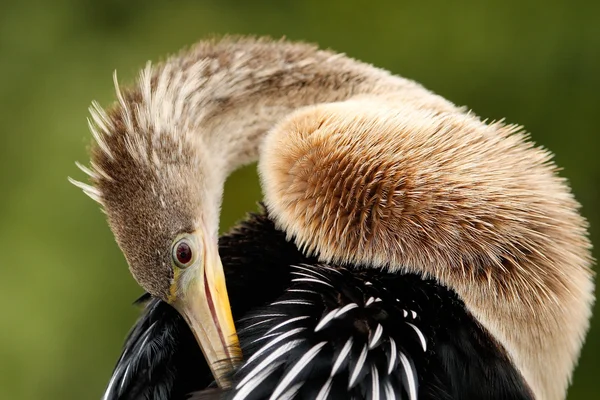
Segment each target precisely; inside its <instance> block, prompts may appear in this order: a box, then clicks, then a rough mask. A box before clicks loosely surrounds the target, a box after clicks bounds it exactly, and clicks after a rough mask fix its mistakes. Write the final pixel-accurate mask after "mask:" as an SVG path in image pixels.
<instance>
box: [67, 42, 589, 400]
mask: <svg viewBox="0 0 600 400" xmlns="http://www.w3.org/2000/svg"><path fill="white" fill-rule="evenodd" d="M114 81H115V87H116V93H117V101H116V102H115V104H113V105H111V106H109V107H107V108H106V109H104V108H102V107H101V106H100V105H99V104H98V103H96V102H94V103H92V106H91V108H90V109H91V117H92V118H91V119H90V121H89V125H90V129H91V132H92V135H93V137H94V139H95V144H94V146H93V147H92V150H91V161H90V166H89V167H86V166H84V165H81V164H78V166H79V167H80V169H82V170H83V171H84V172H85V173H86V174H87V175H89V177H90V180H91V184H87V183H83V182H79V181H75V180H71V181H72V182H73V183H74V184H75V185H77V186H78V187H80V188H81V189H83V191H84V192H85V193H86V194H87V195H88V196H90V197H91V198H92V199H94V200H95V201H97V202H98V203H99V204H100V205H101V207H102V209H103V211H104V212H105V213H106V215H107V220H108V224H109V226H110V228H111V230H112V232H113V233H114V236H115V239H116V242H117V244H118V245H119V247H120V248H121V250H122V252H123V254H124V256H125V258H126V260H127V263H128V265H129V268H130V271H131V273H132V275H133V277H134V278H135V279H136V281H137V282H138V283H139V284H140V286H141V287H142V288H143V289H144V290H145V291H146V292H147V295H145V296H143V298H142V299H141V300H140V303H143V304H145V309H144V312H143V314H142V317H141V318H140V320H139V321H138V323H137V324H136V326H135V327H134V328H133V330H132V331H131V332H130V335H129V337H128V338H127V340H126V343H125V346H124V349H123V353H122V355H121V358H120V359H119V361H118V363H117V366H116V368H115V371H114V373H113V376H112V378H111V380H110V382H109V385H108V388H107V390H106V393H105V398H106V399H116V398H137V397H127V396H128V393H130V394H131V393H134V394H133V395H132V396H139V393H145V396H146V397H147V398H157V399H158V398H177V397H176V396H185V395H187V394H189V393H192V392H194V393H195V394H194V396H197V398H209V397H207V396H218V397H217V398H220V397H222V396H225V397H227V396H228V397H227V398H234V399H245V398H248V399H249V398H271V399H277V398H294V397H296V398H319V399H326V398H372V399H380V398H382V399H383V398H386V399H391V398H407V399H411V400H413V399H416V398H420V399H429V398H443V399H459V398H465V399H467V398H495V399H500V398H522V399H550V400H553V399H562V398H564V397H565V396H566V391H567V389H568V386H569V383H570V380H571V375H572V372H573V369H574V367H575V365H576V363H577V359H578V357H579V353H580V351H581V347H582V344H583V342H584V339H585V335H586V333H587V330H588V327H589V319H590V316H591V305H592V304H593V301H594V295H593V291H594V283H593V273H592V269H591V266H592V258H591V254H590V248H591V243H590V241H589V239H588V233H587V222H586V221H585V219H584V218H583V217H582V216H581V214H580V213H579V208H580V206H579V204H578V203H577V201H576V200H575V198H574V196H573V194H572V193H571V190H570V188H569V186H568V183H567V182H566V180H565V179H564V178H562V177H560V176H559V175H558V173H557V171H558V169H557V167H556V165H555V163H554V162H553V161H552V154H551V153H550V152H549V151H547V150H545V149H543V148H540V147H537V146H536V145H535V144H533V143H532V142H531V140H530V139H529V137H528V135H527V134H526V133H525V132H524V131H523V129H522V128H521V127H519V126H515V125H508V124H505V123H504V122H502V121H500V122H487V121H483V120H481V119H480V118H479V117H478V116H477V115H476V114H475V113H473V112H471V111H469V110H468V109H466V108H464V107H459V106H456V105H454V104H453V103H451V102H450V101H448V100H446V99H444V98H443V97H441V96H439V95H436V94H434V93H432V92H431V91H429V90H427V89H425V88H424V87H423V86H422V85H420V84H418V83H416V82H414V81H411V80H408V79H405V78H402V77H400V76H397V75H393V74H391V73H390V72H388V71H385V70H383V69H379V68H377V67H374V66H372V65H369V64H366V63H363V62H360V61H357V60H354V59H352V58H350V57H348V56H346V55H344V54H339V53H335V52H333V51H329V50H321V49H319V48H318V47H317V46H314V45H310V44H305V43H301V42H289V41H286V40H271V39H268V38H245V37H225V38H221V39H213V40H204V41H201V42H199V43H198V44H196V45H195V46H193V47H191V48H189V49H184V50H182V51H181V52H180V53H178V54H175V55H173V56H171V57H169V58H167V59H166V60H165V61H163V62H161V63H159V64H157V65H153V64H152V63H148V64H147V65H146V67H145V68H144V69H143V70H142V71H141V73H140V76H139V78H138V80H137V81H136V82H135V84H133V85H132V86H130V87H126V88H123V89H121V88H120V86H119V84H118V80H117V78H116V74H115V75H114ZM255 161H258V172H259V176H260V180H261V187H262V190H263V195H264V198H263V201H264V210H262V212H261V213H259V214H258V215H254V216H251V217H249V218H248V219H247V220H246V221H244V222H242V223H241V225H239V226H238V227H237V228H235V229H234V230H233V232H232V233H230V234H229V235H225V236H224V237H222V238H221V239H220V240H219V238H218V227H219V213H220V206H221V202H222V196H223V187H224V182H225V180H226V179H227V177H228V176H229V175H230V174H231V172H232V171H234V170H235V169H237V168H239V167H240V166H242V165H245V164H248V163H251V162H255ZM230 298H231V303H230ZM236 325H237V326H238V327H239V330H236ZM200 350H201V352H200ZM213 379H214V382H213ZM135 393H137V394H135Z"/></svg>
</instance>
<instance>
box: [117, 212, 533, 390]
mask: <svg viewBox="0 0 600 400" xmlns="http://www.w3.org/2000/svg"><path fill="white" fill-rule="evenodd" d="M220 254H221V258H222V261H223V265H224V268H225V275H226V278H227V282H228V285H229V292H230V299H231V306H232V309H233V315H234V317H235V319H236V325H237V326H238V329H239V331H238V333H239V336H240V343H241V345H242V350H243V353H244V354H245V356H246V357H247V363H246V364H245V365H244V366H243V367H242V368H241V369H240V370H238V371H237V372H236V373H235V376H234V378H233V381H234V386H233V389H232V390H231V391H228V392H220V391H218V390H216V389H208V390H204V389H206V388H207V387H209V386H210V384H211V383H212V382H213V378H212V376H211V375H210V370H209V368H208V366H207V365H206V362H205V361H204V359H203V358H202V354H201V353H200V351H199V349H198V346H197V343H196V341H195V340H194V337H193V335H192V334H191V332H190V331H189V328H188V327H187V325H186V323H185V321H184V320H183V319H182V318H181V316H180V315H179V314H178V313H177V312H176V311H175V310H174V309H173V308H172V307H171V306H169V305H168V304H165V303H164V302H162V301H160V300H159V299H155V298H154V299H150V297H149V296H148V298H147V301H148V303H147V304H146V307H145V310H144V314H143V316H142V317H141V318H140V320H139V321H138V323H137V325H136V327H135V329H134V330H133V331H132V332H131V333H130V336H129V338H128V340H127V342H126V345H125V348H124V354H123V356H122V358H121V359H120V360H119V363H118V365H117V368H116V369H115V372H114V375H113V377H112V380H111V384H110V385H109V388H108V389H107V392H106V395H105V399H107V400H117V399H120V400H126V399H137V398H147V399H153V400H163V399H164V400H166V399H172V400H177V399H185V398H187V395H189V394H190V392H196V394H195V397H194V398H198V399H225V398H228V399H233V398H235V399H268V398H271V396H275V397H273V398H279V397H280V396H281V398H286V397H285V396H286V393H287V394H288V395H289V394H290V393H291V392H290V391H297V393H296V396H297V397H296V398H300V399H317V398H320V399H324V398H330V399H342V398H370V399H377V398H379V399H382V400H383V399H399V400H400V399H410V400H413V399H417V398H419V399H424V400H427V399H432V400H433V399H476V398H477V399H531V398H532V397H531V393H530V392H529V389H528V388H527V385H526V384H525V382H524V380H523V378H522V376H521V375H520V373H519V372H518V371H517V369H516V368H515V366H514V365H513V364H512V363H511V361H510V360H509V359H508V357H507V355H506V352H505V351H504V350H503V349H502V348H501V346H499V345H498V343H497V342H495V341H494V340H493V339H492V337H491V336H490V335H489V334H488V333H487V332H486V331H485V330H484V329H483V328H482V327H481V326H480V325H479V324H478V323H477V321H476V320H475V319H474V318H473V316H472V315H470V314H469V312H468V311H467V310H466V309H465V307H464V304H463V303H462V301H461V300H460V299H459V298H458V296H457V295H456V294H455V293H453V292H452V291H450V290H448V289H447V288H445V287H443V286H442V285H440V284H439V283H437V282H435V281H434V280H424V279H423V278H422V277H420V276H417V275H414V274H394V273H389V272H384V271H377V270H373V269H357V268H349V267H337V266H325V265H322V264H319V263H318V261H317V260H316V259H314V258H309V257H306V256H304V255H302V253H301V252H299V251H298V250H297V249H296V248H295V246H294V245H293V244H291V243H289V242H288V241H286V240H285V235H284V233H283V232H280V231H278V230H276V229H275V227H274V225H273V223H272V221H270V220H269V218H268V217H267V216H266V215H264V214H262V215H255V216H252V217H250V218H249V219H248V220H246V221H244V222H243V223H242V224H241V225H240V226H239V227H238V228H237V229H235V230H234V231H233V232H232V233H231V234H229V235H226V236H224V237H222V238H221V240H220ZM311 350H312V351H313V352H312V353H311ZM307 354H308V355H312V357H307V356H306V355H307ZM190 371H193V373H190ZM284 376H288V379H287V384H286V381H283V378H284ZM282 381H283V384H281V382H282ZM374 383H375V386H374ZM325 394H328V396H329V397H326V396H325ZM319 395H321V397H319ZM144 396H145V397H144Z"/></svg>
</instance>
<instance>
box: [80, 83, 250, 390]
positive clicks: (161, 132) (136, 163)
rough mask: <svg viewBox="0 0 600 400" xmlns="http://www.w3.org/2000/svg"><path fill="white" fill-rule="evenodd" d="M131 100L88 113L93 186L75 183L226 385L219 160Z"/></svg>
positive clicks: (228, 335) (233, 345)
mask: <svg viewBox="0 0 600 400" xmlns="http://www.w3.org/2000/svg"><path fill="white" fill-rule="evenodd" d="M124 95H125V96H127V94H126V93H125V94H124ZM129 101H130V100H128V99H125V100H122V101H121V103H120V104H118V105H117V106H116V107H114V108H113V109H112V110H110V111H108V113H104V112H102V111H100V109H99V108H98V107H96V111H94V112H93V113H92V115H93V117H94V120H95V124H94V123H93V124H91V125H92V129H93V131H95V133H96V134H95V136H96V139H97V142H98V145H97V146H95V147H94V148H93V150H92V163H91V165H92V167H91V168H90V169H87V168H84V169H85V170H87V172H88V173H89V174H90V175H91V179H92V182H93V186H87V185H85V184H81V183H76V184H78V186H80V187H82V188H83V189H84V191H86V193H87V194H88V195H90V196H91V197H93V198H95V199H96V200H97V201H99V202H100V203H101V204H102V205H103V209H104V211H105V213H106V215H107V217H108V222H109V225H110V227H111V229H112V231H113V233H114V235H115V238H116V241H117V243H118V244H119V246H120V248H121V250H122V251H123V254H124V255H125V258H126V259H127V262H128V264H129V268H130V270H131V273H132V274H133V276H134V277H135V279H136V280H137V282H138V283H139V284H140V285H141V286H142V288H144V289H145V290H146V291H147V292H149V293H150V294H152V295H153V296H155V297H158V298H160V299H162V300H164V301H165V302H167V303H169V304H171V305H172V306H173V307H174V308H176V309H177V310H178V311H179V313H180V314H181V315H182V316H183V317H184V318H185V320H186V321H187V323H188V325H189V326H190V328H191V329H192V331H193V332H194V334H195V336H196V338H197V340H198V342H199V344H200V346H201V348H202V351H203V352H204V355H205V357H206V360H207V361H208V364H209V365H210V367H211V370H212V372H213V375H214V376H215V378H216V380H217V383H218V384H219V385H220V386H227V378H226V375H227V372H228V371H229V370H231V367H232V366H233V364H234V363H235V362H236V361H235V360H236V359H237V358H238V357H239V352H238V351H237V349H238V348H239V347H238V343H237V336H236V331H235V327H234V323H233V318H232V315H231V309H230V305H229V299H228V295H227V290H226V286H225V277H224V273H223V266H222V264H221V260H220V257H219V253H218V247H217V239H218V237H217V234H218V211H219V206H220V198H221V193H220V192H219V189H215V188H219V186H220V185H215V184H214V182H213V180H214V179H217V173H215V174H211V171H213V170H218V169H219V166H218V165H217V164H218V160H216V157H215V155H214V154H211V153H210V151H208V150H207V146H205V145H204V144H203V143H202V142H201V141H199V139H198V136H194V135H186V134H185V133H182V132H180V131H178V129H179V128H178V127H177V126H170V127H169V128H166V129H162V127H160V126H155V125H150V124H146V123H144V121H142V120H141V118H140V115H135V116H133V115H132V114H130V108H129V107H127V104H128V103H129ZM157 128H158V129H157ZM100 130H101V132H99V131H100ZM221 186H222V185H221ZM215 191H217V192H215Z"/></svg>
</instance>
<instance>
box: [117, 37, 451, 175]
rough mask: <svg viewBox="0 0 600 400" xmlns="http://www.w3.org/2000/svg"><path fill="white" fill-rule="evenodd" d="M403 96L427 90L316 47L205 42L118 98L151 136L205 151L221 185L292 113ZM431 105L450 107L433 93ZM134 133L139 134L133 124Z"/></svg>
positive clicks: (148, 72) (255, 154) (152, 72)
mask: <svg viewBox="0 0 600 400" xmlns="http://www.w3.org/2000/svg"><path fill="white" fill-rule="evenodd" d="M399 92H402V93H405V95H406V96H407V97H410V96H415V95H422V94H423V92H425V90H424V89H423V88H422V87H421V86H420V85H418V84H416V83H414V82H413V81H409V80H406V79H403V78H400V77H397V76H393V75H391V74H390V73H389V72H387V71H384V70H381V69H378V68H375V67H373V66H371V65H368V64H364V63H361V62H358V61H355V60H353V59H350V58H348V57H346V56H344V55H340V54H334V53H332V52H329V51H322V50H318V49H317V48H316V47H313V46H311V45H306V44H291V43H288V44H284V43H273V42H266V41H265V42H262V41H246V40H240V41H237V42H236V41H232V42H230V41H225V42H217V43H210V44H206V43H203V44H201V45H200V46H199V47H197V48H196V49H194V50H193V51H190V52H187V53H184V54H182V55H181V56H179V57H173V58H171V59H169V60H167V61H166V62H165V63H164V64H162V65H159V66H157V67H152V66H150V65H148V67H147V68H146V69H145V70H144V71H143V72H142V75H141V78H140V80H139V82H138V85H137V87H136V88H135V89H134V91H133V93H131V94H129V95H127V94H125V95H124V96H121V99H122V101H121V106H122V108H123V109H124V110H129V111H128V112H125V113H124V114H125V115H127V114H129V115H130V116H129V120H130V121H131V124H132V125H135V124H136V123H137V124H141V125H143V127H144V129H142V131H143V132H146V134H148V135H154V136H160V135H165V136H173V135H175V136H179V139H180V138H181V137H185V138H187V140H189V141H191V142H192V143H194V144H195V145H196V147H197V148H201V150H202V153H200V154H201V156H203V157H209V158H210V160H211V164H212V165H211V168H210V169H211V170H212V171H215V173H218V174H222V176H219V177H218V179H219V180H223V181H224V179H225V178H226V176H227V175H229V174H230V173H231V172H232V171H233V170H235V169H236V168H238V167H240V166H242V165H244V164H247V163H250V162H253V161H256V159H257V158H258V151H259V147H260V144H261V143H262V139H263V138H264V136H265V134H266V133H267V132H268V131H269V129H271V128H272V127H273V126H274V125H275V124H276V123H277V122H278V121H279V120H281V119H282V118H283V117H284V116H286V115H287V114H289V113H290V112H292V111H293V110H295V109H297V108H299V107H302V106H308V105H313V104H320V103H327V102H334V101H341V100H346V99H348V98H352V97H356V96H369V95H377V96H379V97H381V96H385V95H387V94H390V93H399ZM426 101H430V102H440V103H444V104H448V103H447V102H446V101H444V100H442V99H441V98H439V97H438V96H434V95H432V94H429V97H427V100H426ZM132 103H134V104H132ZM125 120H126V121H127V118H125ZM132 131H133V132H136V134H139V132H140V130H136V129H135V127H134V126H132ZM169 156H170V155H169Z"/></svg>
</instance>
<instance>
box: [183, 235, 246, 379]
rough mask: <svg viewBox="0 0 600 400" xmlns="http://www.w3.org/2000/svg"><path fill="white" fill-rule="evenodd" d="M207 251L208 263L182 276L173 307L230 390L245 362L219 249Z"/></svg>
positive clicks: (206, 248) (218, 377)
mask: <svg viewBox="0 0 600 400" xmlns="http://www.w3.org/2000/svg"><path fill="white" fill-rule="evenodd" d="M197 237H199V238H204V237H205V236H203V235H201V234H200V235H198V236H197ZM201 240H202V239H201ZM204 249H205V250H206V251H205V253H204V260H203V262H201V263H199V266H198V268H196V269H195V270H193V271H189V273H185V274H181V276H180V277H179V278H180V279H179V280H178V285H179V288H180V291H179V296H178V298H176V299H175V300H174V301H173V303H172V304H173V306H174V307H175V308H176V309H177V310H178V311H179V313H180V314H181V315H182V316H183V317H184V318H185V320H186V321H187V323H188V325H189V327H190V328H191V330H192V332H193V333H194V336H195V337H196V340H197V341H198V344H199V345H200V348H201V349H202V352H203V353H204V357H205V359H206V362H207V363H208V365H209V367H210V369H211V371H212V374H213V376H214V378H215V380H216V382H217V385H219V387H221V388H228V387H229V386H230V385H231V380H230V377H231V372H232V371H233V369H234V368H235V366H236V365H237V364H238V363H239V362H240V360H241V350H240V346H239V342H238V337H237V334H236V330H235V326H234V324H233V317H232V315H231V307H230V305H229V297H228V296H227V288H226V286H225V275H224V273H223V265H222V264H221V258H220V257H219V253H218V248H217V246H216V244H212V245H211V244H207V245H206V246H205V247H204ZM184 275H185V276H184ZM188 275H189V276H188Z"/></svg>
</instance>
